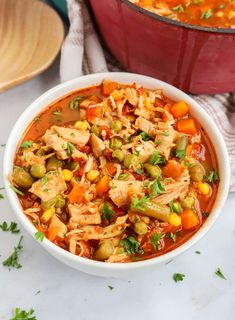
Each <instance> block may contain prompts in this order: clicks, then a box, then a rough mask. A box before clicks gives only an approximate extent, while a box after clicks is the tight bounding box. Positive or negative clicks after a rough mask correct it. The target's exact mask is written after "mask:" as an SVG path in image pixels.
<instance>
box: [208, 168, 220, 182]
mask: <svg viewBox="0 0 235 320" xmlns="http://www.w3.org/2000/svg"><path fill="white" fill-rule="evenodd" d="M204 180H205V181H207V182H217V181H219V176H218V173H217V172H216V171H215V170H214V169H213V170H211V171H210V172H209V174H208V175H205V176H204Z"/></svg>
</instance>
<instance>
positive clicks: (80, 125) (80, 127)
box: [74, 121, 87, 131]
mask: <svg viewBox="0 0 235 320" xmlns="http://www.w3.org/2000/svg"><path fill="white" fill-rule="evenodd" d="M74 127H75V128H76V129H78V130H81V131H86V130H87V124H86V123H85V122H84V121H76V122H75V124H74Z"/></svg>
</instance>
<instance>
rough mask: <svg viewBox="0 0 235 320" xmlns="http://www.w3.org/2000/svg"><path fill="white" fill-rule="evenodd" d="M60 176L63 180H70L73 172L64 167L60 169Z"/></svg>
mask: <svg viewBox="0 0 235 320" xmlns="http://www.w3.org/2000/svg"><path fill="white" fill-rule="evenodd" d="M62 176H63V178H64V180H65V181H70V180H71V179H72V177H73V173H72V171H70V170H68V169H64V170H62Z"/></svg>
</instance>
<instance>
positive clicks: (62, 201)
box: [55, 194, 66, 208]
mask: <svg viewBox="0 0 235 320" xmlns="http://www.w3.org/2000/svg"><path fill="white" fill-rule="evenodd" d="M65 204H66V201H65V198H63V197H62V196H61V195H60V194H58V196H56V203H55V207H56V208H63V207H64V206H65Z"/></svg>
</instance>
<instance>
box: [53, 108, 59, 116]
mask: <svg viewBox="0 0 235 320" xmlns="http://www.w3.org/2000/svg"><path fill="white" fill-rule="evenodd" d="M52 113H53V114H54V115H55V116H60V115H61V111H60V110H58V109H56V110H54V111H53V112H52Z"/></svg>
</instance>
